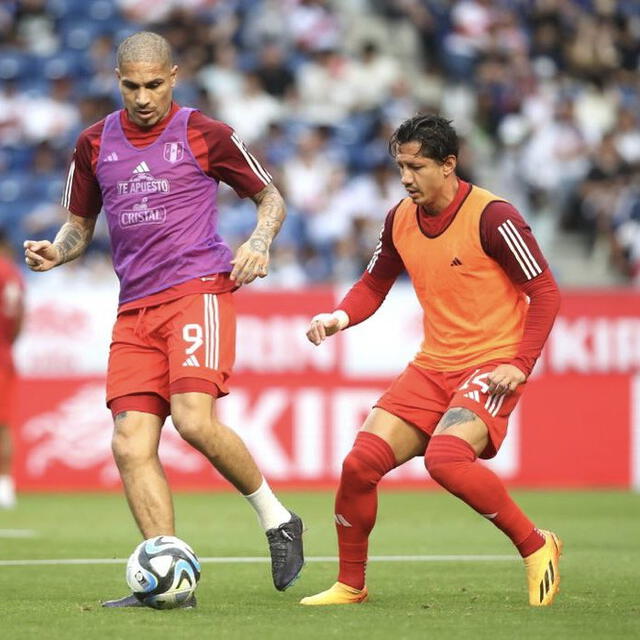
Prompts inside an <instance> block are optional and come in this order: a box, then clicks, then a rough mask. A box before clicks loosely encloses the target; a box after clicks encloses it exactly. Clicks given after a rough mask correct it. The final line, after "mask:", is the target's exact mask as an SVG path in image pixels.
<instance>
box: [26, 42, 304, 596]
mask: <svg viewBox="0 0 640 640" xmlns="http://www.w3.org/2000/svg"><path fill="white" fill-rule="evenodd" d="M117 57H118V68H117V69H116V75H117V77H118V81H119V87H120V92H121V94H122V99H123V102H124V109H121V110H119V111H116V112H114V113H112V114H110V115H108V116H107V117H106V118H105V119H104V120H101V121H100V122H98V123H96V124H94V125H93V126H91V127H89V128H88V129H86V130H85V131H83V132H82V133H81V134H80V136H79V138H78V142H77V145H76V149H75V151H74V157H73V160H72V162H71V165H70V168H69V174H68V177H67V182H66V187H65V190H64V194H63V198H62V205H63V206H64V207H65V208H66V209H67V210H68V216H67V221H66V222H65V224H64V225H63V226H62V227H61V229H60V231H59V232H58V234H57V235H56V237H55V240H54V241H53V243H51V242H49V241H47V240H38V241H34V240H27V241H26V242H25V243H24V246H25V261H26V264H27V265H28V266H29V268H30V269H31V270H33V271H48V270H49V269H52V268H53V267H56V266H59V265H61V264H64V263H65V262H69V261H70V260H74V259H75V258H77V257H78V256H80V255H81V254H82V253H83V252H84V251H85V249H86V248H87V246H88V245H89V243H90V241H91V238H92V236H93V231H94V227H95V223H96V218H97V216H98V214H99V212H100V211H101V210H104V213H105V215H106V217H107V223H108V227H109V233H110V237H111V246H112V257H113V264H114V269H115V271H116V274H117V275H118V278H119V280H120V301H119V307H118V317H117V320H116V323H115V325H114V329H113V336H112V343H111V349H110V353H109V366H108V371H107V405H108V406H109V408H110V409H111V412H112V414H113V417H114V425H115V426H114V434H113V453H114V457H115V460H116V463H117V465H118V469H119V471H120V477H121V478H122V483H123V485H124V488H125V493H126V496H127V500H128V502H129V506H130V507H131V511H132V513H133V516H134V518H135V520H136V523H137V524H138V527H139V529H140V532H141V533H142V535H143V537H144V538H145V539H147V538H152V537H155V536H158V535H175V526H174V512H173V502H172V497H171V492H170V489H169V486H168V483H167V480H166V478H165V476H164V472H163V469H162V465H161V462H160V459H159V457H158V444H159V441H160V433H161V430H162V425H163V424H164V421H165V419H166V417H167V416H168V415H171V418H172V420H173V423H174V425H175V427H176V429H177V430H178V433H180V435H181V436H182V437H183V438H184V439H185V440H186V441H187V442H188V443H189V444H190V445H191V446H193V447H194V448H196V449H197V450H198V451H200V452H201V453H203V454H204V455H205V456H206V457H207V458H208V459H209V461H210V462H211V463H212V465H213V466H214V467H215V468H216V469H217V470H218V471H219V472H220V473H221V474H222V475H223V476H224V477H225V478H226V479H227V480H228V481H229V482H231V483H232V484H233V486H234V487H236V489H238V490H239V491H240V492H241V493H242V494H243V495H244V496H245V497H246V498H247V500H248V501H249V503H250V504H251V505H252V507H253V508H254V509H255V510H256V513H257V515H258V518H259V520H260V523H261V525H262V527H263V528H264V530H265V532H266V535H267V539H268V541H269V548H270V552H271V567H272V576H273V582H274V585H275V587H276V589H279V590H284V589H286V588H287V587H289V586H290V585H291V584H292V583H293V582H294V581H295V579H296V578H297V577H298V575H299V573H300V571H301V570H302V565H303V562H304V559H303V549H302V531H303V526H302V521H301V520H300V518H299V517H298V516H297V515H296V514H295V513H293V512H291V511H288V510H287V509H286V508H285V507H284V506H283V505H282V504H281V503H280V502H279V500H278V499H277V498H276V497H275V495H274V494H273V493H272V491H271V489H270V487H269V485H268V484H267V482H266V480H265V479H264V477H263V476H262V474H261V473H260V471H259V469H258V467H257V466H256V463H255V461H254V460H253V458H252V456H251V454H250V453H249V451H248V450H247V448H246V446H245V444H244V443H243V442H242V440H241V439H240V438H239V437H238V435H237V434H236V433H235V432H234V431H233V430H231V429H230V428H229V427H227V426H226V425H224V424H222V423H221V422H220V421H219V419H218V418H217V414H216V399H217V398H219V397H221V396H224V395H226V394H227V393H228V391H227V387H226V381H227V378H228V377H229V375H230V372H231V368H232V366H233V360H234V357H235V315H234V309H233V299H232V295H233V294H232V292H233V290H235V289H236V288H237V287H239V286H240V285H243V284H249V283H250V282H252V281H253V280H254V279H255V278H257V277H260V278H263V277H265V276H266V275H267V271H268V265H269V248H270V245H271V242H272V240H273V238H274V237H275V236H276V234H277V233H278V231H279V230H280V227H281V225H282V222H283V220H284V217H285V215H286V214H285V206H284V201H283V199H282V196H281V195H280V193H279V192H278V190H277V189H276V187H275V186H274V185H273V184H272V182H271V176H270V175H269V173H268V172H267V171H266V170H265V169H264V168H263V167H262V166H261V165H260V163H259V162H258V161H257V160H256V159H255V158H254V157H253V156H252V155H251V153H250V152H249V151H248V149H247V148H246V147H245V145H244V144H243V142H242V141H241V140H240V139H239V138H238V136H237V135H236V133H235V132H234V131H233V129H231V128H230V127H229V126H227V125H226V124H224V123H222V122H218V121H215V120H212V119H210V118H207V117H206V116H204V115H203V114H201V113H200V112H198V111H196V110H194V109H188V108H181V107H179V106H178V105H177V104H175V103H174V102H173V100H172V94H173V87H174V86H175V82H176V73H177V67H176V66H175V65H174V64H173V62H172V55H171V49H170V47H169V44H168V42H167V41H166V40H165V39H164V38H162V37H161V36H159V35H157V34H155V33H150V32H140V33H136V34H134V35H132V36H130V37H129V38H127V39H126V40H124V41H123V42H122V43H121V44H120V46H119V47H118V55H117ZM220 181H223V182H225V183H227V184H229V185H230V186H231V187H233V188H234V189H235V191H236V192H237V193H238V195H240V196H241V197H250V198H251V199H252V200H253V201H254V202H255V204H256V206H257V217H258V223H257V225H256V228H255V230H254V231H253V233H252V234H251V237H250V238H249V239H248V240H247V241H246V242H245V243H244V244H243V245H241V246H240V248H239V249H238V250H237V251H236V254H235V256H233V254H232V252H231V250H230V249H229V247H228V246H227V245H226V244H225V242H224V240H223V239H222V238H221V237H220V235H219V234H218V232H217V223H218V211H217V206H216V195H217V191H218V184H219V182H220ZM103 606H106V607H130V606H142V605H141V602H140V601H139V600H138V599H137V598H136V597H134V596H133V595H129V596H126V597H124V598H121V599H119V600H111V601H108V602H105V603H103ZM183 606H186V607H192V606H195V597H192V598H191V599H190V600H187V601H186V602H185V603H184V604H183Z"/></svg>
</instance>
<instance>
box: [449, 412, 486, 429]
mask: <svg viewBox="0 0 640 640" xmlns="http://www.w3.org/2000/svg"><path fill="white" fill-rule="evenodd" d="M476 417H477V416H476V414H475V413H473V411H469V409H463V408H457V409H449V410H448V411H447V412H446V413H445V414H444V415H443V416H442V419H441V420H440V424H441V425H442V426H443V427H444V428H445V429H446V428H448V427H452V426H453V425H454V424H462V423H463V422H471V421H473V420H475V419H476Z"/></svg>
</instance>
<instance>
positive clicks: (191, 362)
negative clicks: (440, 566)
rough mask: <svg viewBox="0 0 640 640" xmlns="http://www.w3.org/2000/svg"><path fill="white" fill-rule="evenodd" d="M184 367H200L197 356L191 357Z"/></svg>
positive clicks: (184, 363) (183, 364)
mask: <svg viewBox="0 0 640 640" xmlns="http://www.w3.org/2000/svg"><path fill="white" fill-rule="evenodd" d="M182 366H183V367H199V366H200V363H199V362H198V358H196V357H195V356H189V357H188V358H187V359H186V360H185V361H184V362H183V363H182Z"/></svg>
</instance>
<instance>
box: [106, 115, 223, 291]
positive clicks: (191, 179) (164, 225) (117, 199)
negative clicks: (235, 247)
mask: <svg viewBox="0 0 640 640" xmlns="http://www.w3.org/2000/svg"><path fill="white" fill-rule="evenodd" d="M193 111H194V109H188V108H185V107H183V108H181V109H179V110H178V111H177V112H176V114H175V115H174V116H173V117H172V119H171V122H169V124H168V125H167V127H166V128H165V130H164V131H163V132H162V133H161V134H160V136H159V137H158V139H157V140H156V141H155V142H153V143H152V144H150V145H149V146H147V147H145V148H143V149H136V147H134V146H133V145H132V144H131V143H130V142H129V141H128V140H127V138H126V136H125V134H124V131H123V130H122V125H121V123H120V112H119V111H116V112H114V113H111V114H110V115H108V116H107V118H106V120H105V124H104V129H103V131H102V138H101V143H100V154H99V156H98V163H97V167H96V176H97V178H98V182H99V184H100V188H101V190H102V201H103V207H104V211H105V213H106V216H107V223H108V226H109V234H110V236H111V248H112V254H113V266H114V269H115V271H116V274H117V275H118V278H119V279H120V304H123V303H125V302H130V301H132V300H136V299H138V298H143V297H145V296H148V295H150V294H152V293H157V292H158V291H162V290H163V289H167V288H168V287H172V286H174V285H177V284H180V283H182V282H186V281H187V280H191V279H192V278H197V277H199V276H204V275H207V274H211V273H223V272H229V271H231V268H232V267H231V262H230V261H231V258H232V254H231V250H230V249H229V247H228V246H227V245H226V244H225V242H224V241H223V240H222V238H221V237H220V235H219V234H218V233H217V226H218V209H217V206H216V196H217V192H218V183H217V181H216V180H214V179H213V178H210V177H209V176H207V175H206V174H205V173H204V172H203V171H202V169H201V167H200V165H199V164H198V162H197V161H196V159H195V157H194V155H193V153H192V151H191V149H190V147H189V141H188V137H187V124H188V121H189V116H190V115H191V113H192V112H193Z"/></svg>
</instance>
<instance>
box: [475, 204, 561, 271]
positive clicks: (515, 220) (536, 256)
mask: <svg viewBox="0 0 640 640" xmlns="http://www.w3.org/2000/svg"><path fill="white" fill-rule="evenodd" d="M480 241H481V242H482V248H483V249H484V251H485V253H486V254H487V255H489V256H491V257H492V258H493V259H494V260H495V261H496V262H497V263H498V264H499V265H500V266H501V267H502V268H503V269H504V270H505V271H506V273H507V275H508V276H509V278H510V279H511V280H512V282H515V283H516V284H522V283H523V282H527V281H528V280H532V279H533V278H535V277H536V276H539V275H540V274H541V273H542V272H543V271H544V270H545V269H546V268H547V266H548V265H547V261H546V260H545V259H544V256H543V255H542V252H541V251H540V247H538V243H537V242H536V239H535V238H534V237H533V234H532V233H531V228H530V227H529V225H528V224H527V223H526V222H525V221H524V218H523V217H522V216H521V215H520V214H519V213H518V211H517V210H516V209H515V208H514V207H513V206H512V205H510V204H509V203H508V202H491V203H490V204H489V205H487V208H486V209H485V210H484V212H483V213H482V217H481V218H480Z"/></svg>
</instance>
